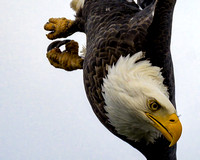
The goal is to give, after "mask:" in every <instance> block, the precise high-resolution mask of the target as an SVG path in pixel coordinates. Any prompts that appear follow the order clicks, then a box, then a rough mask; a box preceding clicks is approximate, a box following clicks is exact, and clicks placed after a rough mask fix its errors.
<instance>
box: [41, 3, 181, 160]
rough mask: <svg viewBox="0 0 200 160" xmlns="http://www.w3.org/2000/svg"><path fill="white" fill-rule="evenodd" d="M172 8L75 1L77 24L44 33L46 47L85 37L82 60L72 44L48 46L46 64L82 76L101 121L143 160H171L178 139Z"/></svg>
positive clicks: (59, 24) (55, 22)
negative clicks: (77, 71)
mask: <svg viewBox="0 0 200 160" xmlns="http://www.w3.org/2000/svg"><path fill="white" fill-rule="evenodd" d="M175 2H176V0H138V1H137V3H135V2H134V1H132V0H72V2H71V7H72V8H73V9H74V10H75V11H76V19H75V20H74V21H72V20H68V19H66V18H51V19H49V22H47V23H46V24H45V26H44V28H45V29H46V30H47V31H52V32H50V33H49V34H47V37H48V38H49V39H56V38H64V37H68V36H70V35H71V34H73V33H75V32H78V31H80V32H84V33H85V34H86V37H87V44H86V54H85V56H84V58H83V57H81V56H79V55H78V44H77V42H75V41H71V40H65V41H55V42H53V43H52V44H50V46H49V47H48V53H47V57H48V59H49V61H50V63H51V64H52V65H53V66H55V67H57V68H62V69H65V70H67V71H71V70H75V69H83V75H84V85H85V91H86V94H87V97H88V100H89V102H90V104H91V106H92V108H93V110H94V113H95V114H96V116H97V117H98V119H99V120H100V121H101V122H102V124H103V125H104V126H105V127H106V128H107V129H109V130H110V131H111V132H112V133H113V134H114V135H116V136H118V137H119V138H121V139H122V140H124V141H126V142H127V143H129V144H130V145H132V146H133V147H135V148H136V149H138V150H139V151H140V152H141V153H142V154H143V155H144V156H145V157H146V158H147V159H148V160H152V159H154V160H155V159H159V160H175V159H176V142H177V141H178V139H179V137H180V135H181V132H182V126H181V123H180V121H179V118H178V116H177V111H176V107H175V84H174V73H173V64H172V59H171V53H170V41H171V27H172V15H173V10H174V6H175ZM63 44H65V45H66V46H65V47H66V49H65V50H64V51H60V49H59V47H60V46H61V45H63Z"/></svg>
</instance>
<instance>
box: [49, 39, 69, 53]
mask: <svg viewBox="0 0 200 160" xmlns="http://www.w3.org/2000/svg"><path fill="white" fill-rule="evenodd" d="M70 41H71V40H64V41H54V42H52V43H51V44H50V45H49V46H48V47H47V52H49V51H50V50H52V49H53V48H59V47H61V46H62V45H64V44H66V43H68V42H70Z"/></svg>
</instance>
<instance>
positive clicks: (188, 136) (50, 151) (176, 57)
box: [0, 0, 200, 160]
mask: <svg viewBox="0 0 200 160" xmlns="http://www.w3.org/2000/svg"><path fill="white" fill-rule="evenodd" d="M69 3H70V1H69V0H68V1H67V0H58V1H53V0H46V1H39V0H35V1H30V0H29V1H27V0H20V1H0V24H1V27H0V28H1V29H0V76H1V81H0V160H93V159H96V160H121V159H123V160H126V159H127V160H129V159H132V160H145V158H144V157H143V156H142V155H141V154H140V153H139V152H138V151H137V150H136V149H134V148H132V147H131V146H129V145H128V144H126V143H125V142H123V141H122V140H120V139H119V138H117V137H115V136H114V135H112V134H111V133H110V132H109V131H108V130H107V129H106V128H104V127H103V125H102V124H101V123H100V122H99V121H98V120H97V118H96V116H95V115H94V113H93V111H92V109H91V107H90V105H89V103H88V101H87V98H86V95H85V91H84V86H83V81H82V71H74V72H65V71H64V70H59V69H55V68H53V67H52V66H51V65H50V64H49V62H48V60H47V58H46V47H47V46H48V44H49V43H50V42H51V41H50V40H48V39H47V38H46V36H45V34H46V33H47V32H46V31H44V30H43V25H44V24H45V23H46V22H47V20H48V19H49V18H50V17H66V18H68V19H74V14H75V13H74V12H73V11H72V9H71V8H70V7H69ZM199 6H200V1H199V0H193V1H192V2H191V1H181V0H178V2H177V5H176V8H175V13H174V23H173V38H172V46H171V48H172V56H173V61H174V68H175V76H176V101H177V108H178V113H179V114H180V115H181V117H180V119H181V122H182V124H183V134H182V137H181V139H180V140H179V142H178V153H177V154H178V159H181V160H188V159H192V160H198V159H199V158H198V157H200V149H199V144H200V137H199V132H200V127H199V123H200V109H199V104H200V98H199V96H200V71H199V66H200V53H199V50H200V44H199V42H200V40H199V38H200V31H199V28H200V21H199V20H200V10H199ZM69 39H74V40H76V41H78V42H79V43H80V44H81V45H82V44H85V36H84V34H81V33H76V34H75V35H73V36H71V37H69Z"/></svg>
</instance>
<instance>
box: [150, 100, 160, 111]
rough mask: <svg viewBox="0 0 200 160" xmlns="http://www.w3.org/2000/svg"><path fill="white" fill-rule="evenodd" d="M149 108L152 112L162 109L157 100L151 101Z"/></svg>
mask: <svg viewBox="0 0 200 160" xmlns="http://www.w3.org/2000/svg"><path fill="white" fill-rule="evenodd" d="M148 107H149V109H150V110H152V111H157V110H159V109H160V105H159V104H158V103H157V102H156V101H155V100H149V102H148Z"/></svg>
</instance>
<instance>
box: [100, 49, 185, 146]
mask: <svg viewBox="0 0 200 160" xmlns="http://www.w3.org/2000/svg"><path fill="white" fill-rule="evenodd" d="M143 57H144V54H143V53H142V52H138V53H136V54H135V55H133V56H131V57H130V56H129V55H128V56H127V57H120V58H119V60H118V61H117V63H116V64H115V65H113V66H110V67H108V74H107V76H106V78H104V80H103V85H102V94H103V97H104V100H105V107H104V108H105V110H106V112H107V117H108V119H109V122H110V124H111V125H112V126H114V127H115V129H116V131H117V133H118V134H120V135H124V136H126V137H127V139H129V140H133V141H140V140H145V141H146V142H147V144H148V143H154V142H155V140H156V139H157V138H159V137H160V136H161V135H163V136H164V137H165V138H166V139H167V140H168V141H170V142H171V143H170V146H173V145H174V144H175V143H176V142H177V141H178V139H179V137H180V135H181V132H182V126H181V123H180V121H179V118H178V116H177V113H176V109H175V108H174V106H173V104H172V103H171V102H170V100H169V95H168V91H167V87H166V86H165V85H164V84H163V81H164V78H163V77H162V74H161V69H160V68H159V67H157V66H152V65H151V63H150V62H149V61H148V60H141V58H143Z"/></svg>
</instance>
